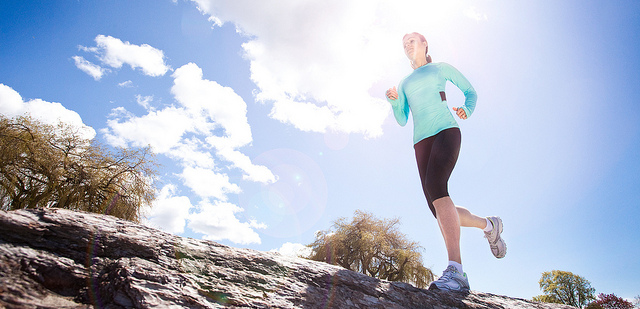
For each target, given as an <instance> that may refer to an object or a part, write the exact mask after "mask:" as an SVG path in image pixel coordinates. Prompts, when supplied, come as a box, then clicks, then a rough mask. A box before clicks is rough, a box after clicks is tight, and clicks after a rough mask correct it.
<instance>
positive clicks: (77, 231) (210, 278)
mask: <svg viewBox="0 0 640 309" xmlns="http://www.w3.org/2000/svg"><path fill="white" fill-rule="evenodd" d="M3 306H4V307H6V308H572V307H568V306H562V305H552V304H540V303H534V302H531V301H527V300H522V299H514V298H509V297H505V296H498V295H493V294H488V293H480V292H475V291H472V292H470V293H445V292H437V291H427V290H424V289H418V288H415V287H413V286H411V285H409V284H405V283H397V282H388V281H384V280H377V279H374V278H371V277H367V276H365V275H362V274H360V273H356V272H352V271H348V270H346V269H344V268H340V267H336V266H332V265H328V264H326V263H320V262H314V261H309V260H305V259H301V258H291V257H286V256H282V255H280V254H278V253H272V252H259V251H254V250H248V249H236V248H231V247H227V246H223V245H220V244H217V243H214V242H210V241H202V240H195V239H190V238H183V237H179V236H175V235H171V234H168V233H164V232H161V231H158V230H155V229H152V228H149V227H146V226H143V225H139V224H135V223H132V222H128V221H124V220H120V219H117V218H115V217H111V216H106V215H98V214H90V213H83V212H74V211H69V210H63V209H48V210H19V211H11V212H6V211H0V308H1V307H3Z"/></svg>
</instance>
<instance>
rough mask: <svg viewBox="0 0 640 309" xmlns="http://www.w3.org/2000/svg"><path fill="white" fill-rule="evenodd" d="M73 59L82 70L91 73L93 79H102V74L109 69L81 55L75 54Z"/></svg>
mask: <svg viewBox="0 0 640 309" xmlns="http://www.w3.org/2000/svg"><path fill="white" fill-rule="evenodd" d="M73 60H74V61H75V63H76V67H77V68H78V69H80V70H81V71H82V72H85V73H87V74H89V75H90V76H91V77H93V79H95V80H100V79H101V78H102V76H103V75H104V74H105V73H106V72H107V71H108V70H107V69H105V68H103V67H101V66H99V65H97V64H93V63H91V62H89V61H87V60H86V59H84V58H83V57H81V56H73Z"/></svg>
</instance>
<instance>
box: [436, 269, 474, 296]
mask: <svg viewBox="0 0 640 309" xmlns="http://www.w3.org/2000/svg"><path fill="white" fill-rule="evenodd" d="M429 290H442V291H458V292H464V291H469V279H468V278H467V274H466V273H465V274H461V273H460V272H459V271H458V270H457V269H456V267H455V266H453V265H449V267H447V269H445V270H444V272H443V273H442V276H441V277H440V278H438V280H436V281H433V282H431V284H430V285H429Z"/></svg>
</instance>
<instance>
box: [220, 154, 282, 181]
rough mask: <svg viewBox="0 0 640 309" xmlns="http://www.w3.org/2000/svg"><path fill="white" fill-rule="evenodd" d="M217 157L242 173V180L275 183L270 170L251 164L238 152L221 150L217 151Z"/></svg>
mask: <svg viewBox="0 0 640 309" xmlns="http://www.w3.org/2000/svg"><path fill="white" fill-rule="evenodd" d="M218 156H219V157H221V158H222V159H224V160H226V161H228V162H231V163H232V164H233V166H235V167H237V168H239V169H240V170H242V171H244V173H245V174H244V175H243V179H245V180H250V181H255V182H261V183H265V184H268V183H273V182H275V181H276V176H275V175H273V173H272V172H271V170H269V169H268V168H267V167H266V166H262V165H255V164H253V163H251V159H249V157H247V155H245V154H243V153H242V152H240V151H237V150H233V149H231V148H222V149H219V150H218Z"/></svg>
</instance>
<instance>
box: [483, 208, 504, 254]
mask: <svg viewBox="0 0 640 309" xmlns="http://www.w3.org/2000/svg"><path fill="white" fill-rule="evenodd" d="M487 219H489V221H491V224H493V230H491V232H488V233H487V232H485V233H484V238H486V239H487V240H488V241H489V247H491V253H493V255H494V256H495V257H497V258H499V259H501V258H503V257H504V256H505V255H506V254H507V244H506V243H505V242H504V239H502V238H501V237H500V234H502V219H500V217H487Z"/></svg>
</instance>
